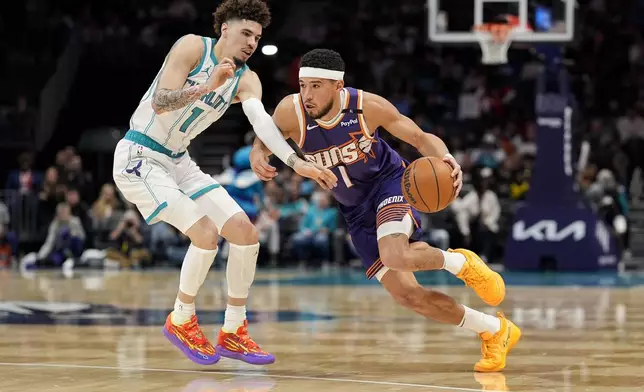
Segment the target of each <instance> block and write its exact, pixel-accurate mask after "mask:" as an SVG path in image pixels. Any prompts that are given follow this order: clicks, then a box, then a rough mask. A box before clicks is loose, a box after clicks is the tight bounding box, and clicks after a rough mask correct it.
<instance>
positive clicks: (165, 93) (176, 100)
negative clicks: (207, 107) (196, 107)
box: [152, 85, 208, 114]
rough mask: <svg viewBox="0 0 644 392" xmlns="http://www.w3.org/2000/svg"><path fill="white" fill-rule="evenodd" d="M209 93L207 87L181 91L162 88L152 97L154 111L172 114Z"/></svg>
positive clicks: (193, 87)
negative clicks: (173, 111) (171, 112)
mask: <svg viewBox="0 0 644 392" xmlns="http://www.w3.org/2000/svg"><path fill="white" fill-rule="evenodd" d="M207 91H208V89H207V87H206V86H205V85H199V86H192V87H188V88H184V89H181V90H170V89H168V88H160V89H158V90H156V91H155V92H154V95H153V96H152V105H153V107H154V111H155V112H156V113H157V114H158V113H164V112H170V111H172V110H177V109H181V108H182V107H184V106H187V105H189V104H190V103H192V102H194V101H196V100H198V99H199V98H201V96H203V95H204V94H205V93H206V92H207Z"/></svg>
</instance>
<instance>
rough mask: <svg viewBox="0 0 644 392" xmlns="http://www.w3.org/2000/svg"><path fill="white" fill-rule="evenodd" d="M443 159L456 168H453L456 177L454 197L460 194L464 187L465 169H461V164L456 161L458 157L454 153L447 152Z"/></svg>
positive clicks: (453, 175) (454, 177) (453, 174)
mask: <svg viewBox="0 0 644 392" xmlns="http://www.w3.org/2000/svg"><path fill="white" fill-rule="evenodd" d="M443 161H445V162H447V163H448V164H449V165H450V166H451V167H452V168H453V169H454V170H452V178H453V179H454V188H456V190H455V191H454V192H455V193H454V197H456V196H458V194H459V193H460V192H461V188H463V171H462V170H461V165H459V164H458V162H456V159H455V158H454V157H453V156H452V154H445V156H444V157H443Z"/></svg>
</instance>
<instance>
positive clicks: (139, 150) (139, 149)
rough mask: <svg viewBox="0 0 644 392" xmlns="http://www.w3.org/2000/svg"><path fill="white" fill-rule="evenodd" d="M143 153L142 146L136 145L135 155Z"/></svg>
mask: <svg viewBox="0 0 644 392" xmlns="http://www.w3.org/2000/svg"><path fill="white" fill-rule="evenodd" d="M142 154H143V146H136V155H142Z"/></svg>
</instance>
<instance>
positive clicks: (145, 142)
mask: <svg viewBox="0 0 644 392" xmlns="http://www.w3.org/2000/svg"><path fill="white" fill-rule="evenodd" d="M123 139H125V140H129V141H131V142H134V143H136V144H139V145H141V146H143V147H147V148H149V149H150V150H152V151H156V152H159V153H161V154H163V155H167V156H169V157H170V158H181V157H182V156H183V155H184V154H185V153H186V152H185V151H181V152H172V150H170V149H168V148H166V147H163V146H162V145H161V143H158V142H157V141H156V140H154V139H152V138H151V137H149V136H148V135H145V134H143V133H141V132H139V131H135V130H133V129H130V130H129V131H127V133H126V134H125V137H124V138H123Z"/></svg>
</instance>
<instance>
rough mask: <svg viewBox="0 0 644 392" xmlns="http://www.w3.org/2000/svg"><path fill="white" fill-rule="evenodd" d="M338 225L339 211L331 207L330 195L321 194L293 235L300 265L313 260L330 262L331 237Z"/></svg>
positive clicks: (295, 252)
mask: <svg viewBox="0 0 644 392" xmlns="http://www.w3.org/2000/svg"><path fill="white" fill-rule="evenodd" d="M337 224H338V211H337V209H336V208H333V207H331V199H330V196H329V194H328V193H326V192H320V193H319V195H317V197H315V202H314V203H312V205H311V206H310V207H309V208H308V211H307V212H306V214H305V215H304V217H303V218H302V221H301V223H300V229H299V230H298V232H297V233H295V234H294V235H293V238H292V245H293V253H294V256H295V258H296V259H297V260H299V261H300V263H302V262H304V261H308V260H312V259H317V260H320V261H322V262H328V261H329V259H330V257H331V253H330V249H329V235H330V233H331V232H333V230H335V228H336V227H337Z"/></svg>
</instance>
